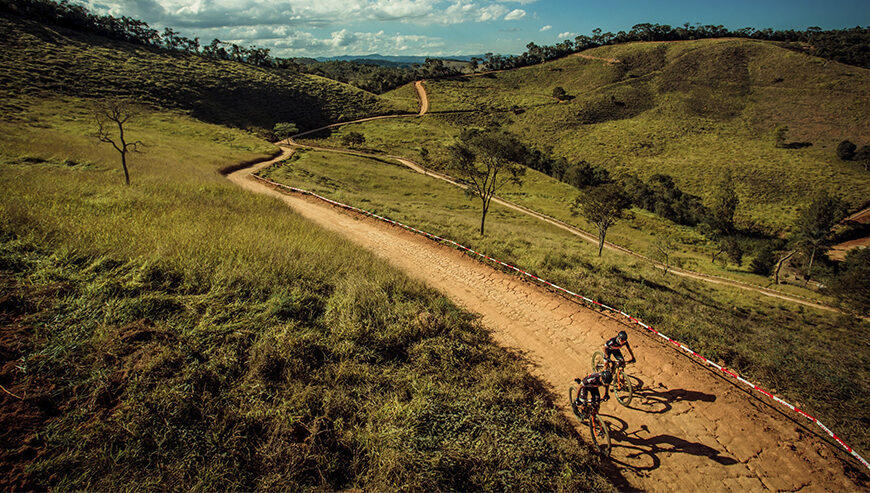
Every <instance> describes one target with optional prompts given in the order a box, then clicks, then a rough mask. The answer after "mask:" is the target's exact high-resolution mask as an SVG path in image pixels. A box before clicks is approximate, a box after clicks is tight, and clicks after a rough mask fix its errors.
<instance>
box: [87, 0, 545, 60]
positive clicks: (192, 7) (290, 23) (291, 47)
mask: <svg viewBox="0 0 870 493" xmlns="http://www.w3.org/2000/svg"><path fill="white" fill-rule="evenodd" d="M79 1H82V2H83V3H84V4H85V5H86V6H87V7H88V8H89V9H91V10H93V11H94V12H99V13H108V14H111V15H114V16H116V17H120V16H130V17H134V18H138V19H142V20H144V21H146V22H148V23H149V24H150V25H151V26H152V27H154V28H157V29H162V28H163V27H167V26H168V27H172V28H174V29H177V30H179V31H180V32H181V33H182V34H183V35H185V36H189V37H194V36H197V37H199V38H200V39H202V40H208V39H212V38H218V39H221V40H224V41H229V42H233V43H236V44H240V45H244V46H248V45H257V46H262V47H264V48H271V49H272V50H273V51H272V52H273V54H276V55H279V56H290V55H289V54H290V53H291V52H292V53H295V54H301V53H302V51H303V50H308V52H309V53H314V54H317V55H320V54H321V53H324V54H325V52H332V51H333V50H334V51H335V52H343V53H351V52H356V50H360V51H361V52H367V51H369V50H370V48H369V47H374V48H371V49H374V50H377V51H398V50H417V51H419V52H421V53H422V52H425V51H426V50H427V49H431V48H437V47H443V46H444V42H443V41H442V40H440V39H436V38H427V37H425V36H415V35H407V34H400V33H399V32H398V31H402V30H407V31H411V30H414V29H415V27H414V26H450V25H458V24H465V23H494V24H497V23H503V22H507V21H514V20H518V19H522V18H524V17H525V16H526V11H525V10H523V9H520V8H514V7H516V6H517V5H526V4H529V3H532V2H534V1H536V0H79ZM390 25H393V26H395V31H397V32H396V34H391V35H388V34H384V32H383V31H380V32H363V31H377V30H378V29H386V30H387V31H391V30H393V29H389V28H388V26H390ZM405 26H407V27H405ZM279 50H286V51H285V52H284V53H285V54H283V55H282V53H281V52H280V51H279ZM433 54H435V53H433Z"/></svg>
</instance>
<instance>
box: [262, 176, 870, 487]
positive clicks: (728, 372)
mask: <svg viewBox="0 0 870 493" xmlns="http://www.w3.org/2000/svg"><path fill="white" fill-rule="evenodd" d="M252 176H253V177H254V178H256V179H258V180H260V181H262V182H264V183H268V184H270V185H272V186H275V187H278V188H283V189H286V190H290V191H292V192H296V193H299V194H303V195H310V196H312V197H315V198H317V199H320V200H322V201H324V202H326V203H328V204H332V205H334V206H336V207H341V208H342V209H347V210H350V211H354V212H357V213H359V214H363V215H365V216H369V217H373V218H375V219H378V220H381V221H383V222H386V223H389V224H392V225H394V226H398V227H400V228H403V229H406V230H408V231H413V232H414V233H417V234H419V235H422V236H425V237H427V238H430V239H432V240H436V241H440V242H444V243H449V244H451V245H453V246H454V247H456V248H458V249H460V250H464V251H466V252H469V253H473V254H474V255H477V256H478V257H481V258H484V259H486V260H489V261H491V262H494V263H496V264H499V265H501V266H502V267H506V268H508V269H511V270H513V271H516V272H518V273H520V274H523V275H525V276H527V277H530V278H532V279H534V280H535V281H538V282H539V283H541V284H545V285H547V286H550V287H551V288H553V289H555V290H557V291H561V292H563V293H565V294H567V295H570V296H571V297H573V298H577V299H581V300H583V301H584V302H586V303H589V304H592V305H595V306H597V307H600V308H602V309H605V310H608V311H610V312H613V313H618V314H620V315H622V316H623V317H625V318H627V319H628V320H630V321H631V322H632V323H634V324H636V325H639V326H641V327H643V328H644V329H646V330H648V331H650V332H652V333H653V334H656V335H657V336H659V337H661V338H662V339H664V340H666V341H668V342H669V343H671V344H673V345H674V346H676V347H677V348H679V349H680V350H682V351H683V352H685V353H687V354H689V355H692V356H694V357H696V358H698V359H699V360H701V361H702V362H704V363H705V364H707V365H709V366H712V367H713V368H715V369H716V370H718V371H720V372H722V373H724V374H725V375H728V376H729V377H731V378H734V379H735V380H737V381H738V382H740V383H742V384H744V385H746V386H747V387H750V388H751V389H753V390H757V391H758V392H760V393H762V394H764V395H766V396H767V397H769V398H771V399H773V400H774V401H776V402H778V403H780V404H782V405H783V406H785V407H787V408H789V409H791V410H792V411H794V412H796V413H797V414H800V415H801V416H803V417H804V418H806V419H808V420H810V421H812V422H813V423H815V424H817V425H818V426H819V428H821V429H822V430H824V431H825V433H827V434H828V435H829V436H830V437H831V438H833V439H834V440H836V441H837V443H839V444H840V445H841V446H842V447H843V448H844V449H845V450H846V451H847V452H849V453H850V454H851V455H852V456H853V457H855V458H856V459H858V460H859V461H860V462H861V463H862V464H864V467H866V468H867V469H868V470H870V463H868V462H867V460H865V459H864V458H863V457H861V456H860V455H859V454H858V452H856V451H855V450H854V449H853V448H852V447H850V446H849V445H847V444H846V442H844V441H843V440H842V439H841V438H840V437H838V436H837V435H836V434H834V432H832V431H831V430H830V429H829V428H828V427H827V426H825V425H824V424H822V423H821V422H820V421H819V420H817V419H816V418H814V417H813V416H811V415H809V414H807V413H806V412H804V411H803V410H801V409H800V408H798V407H796V406H794V405H792V404H789V403H788V402H786V401H784V400H782V399H780V398H779V397H777V396H775V395H773V394H771V393H770V392H768V391H766V390H764V389H763V388H761V387H759V386H758V385H756V384H754V383H752V382H750V381H749V380H746V379H745V378H743V377H741V376H740V375H738V374H737V373H736V372H734V371H731V370H729V369H728V368H725V367H724V366H721V365H718V364H716V363H714V362H712V361H710V360H709V359H707V358H705V357H703V356H701V355H700V354H698V353H696V352H695V351H692V350H691V349H689V348H688V347H686V346H685V345H684V344H682V343H681V342H679V341H676V340H674V339H671V338H670V337H668V336H666V335H665V334H662V333H661V332H659V331H658V330H656V329H654V328H652V327H650V326H649V325H647V324H645V323H643V322H641V321H640V320H638V319H636V318H634V317H632V316H631V315H629V314H627V313H625V312H624V311H622V310H618V309H616V308H613V307H610V306H607V305H604V304H602V303H599V302H598V301H595V300H593V299H590V298H587V297H585V296H583V295H580V294H577V293H575V292H573V291H570V290H568V289H565V288H563V287H561V286H558V285H556V284H553V283H552V282H550V281H547V280H546V279H541V278H540V277H538V276H536V275H534V274H530V273H528V272H526V271H524V270H522V269H520V268H518V267H514V266H513V265H510V264H507V263H505V262H502V261H501V260H498V259H494V258H492V257H490V256H489V255H486V254H483V253H480V252H477V251H475V250H472V249H471V248H468V247H466V246H464V245H460V244H459V243H456V242H455V241H453V240H449V239H447V238H442V237H440V236H437V235H433V234H432V233H427V232H425V231H421V230H419V229H417V228H414V227H411V226H408V225H406V224H402V223H400V222H398V221H394V220H392V219H389V218H386V217H383V216H379V215H377V214H375V213H373V212H369V211H367V210H364V209H359V208H357V207H353V206H351V205H347V204H342V203H341V202H336V201H334V200H331V199H328V198H326V197H323V196H322V195H318V194H316V193H314V192H310V191H308V190H303V189H301V188H296V187H291V186H289V185H284V184H283V183H278V182H275V181H272V180H269V179H267V178H263V177H261V176H257V175H252Z"/></svg>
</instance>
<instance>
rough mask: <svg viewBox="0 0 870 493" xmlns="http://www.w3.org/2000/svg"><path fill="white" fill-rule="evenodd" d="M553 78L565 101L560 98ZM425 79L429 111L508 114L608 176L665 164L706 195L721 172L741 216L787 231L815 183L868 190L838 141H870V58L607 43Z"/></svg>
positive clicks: (527, 134)
mask: <svg viewBox="0 0 870 493" xmlns="http://www.w3.org/2000/svg"><path fill="white" fill-rule="evenodd" d="M555 87H563V88H564V89H565V90H566V92H567V94H568V95H569V98H570V99H569V100H567V101H564V102H561V103H560V102H558V101H556V100H555V99H554V98H553V97H552V91H553V89H554V88H555ZM428 88H429V95H430V100H431V104H432V109H431V111H432V112H433V113H436V114H437V113H438V112H460V113H459V114H457V115H453V116H452V118H451V119H452V120H453V121H454V122H455V123H454V126H456V127H459V126H461V125H468V124H480V123H486V122H495V123H498V124H502V125H505V126H506V127H507V128H508V129H510V130H511V131H513V132H514V133H516V134H517V135H519V136H520V137H521V138H522V139H524V140H526V141H527V142H529V143H532V144H534V145H536V146H537V147H539V148H551V149H552V151H553V153H554V154H555V155H557V156H562V157H565V158H567V159H569V160H572V161H576V160H581V159H582V160H586V161H589V162H590V163H592V164H594V165H598V166H603V167H605V168H607V169H608V170H609V171H610V172H611V173H612V174H614V175H616V176H619V175H620V174H624V173H632V174H635V175H638V176H640V177H641V178H648V177H650V176H651V175H653V174H656V173H664V174H668V175H671V176H673V177H674V180H675V181H676V183H677V185H678V186H679V187H680V188H681V189H683V190H684V191H687V192H690V193H693V194H696V195H699V196H701V197H704V198H709V197H710V194H711V191H712V187H711V185H712V184H714V183H716V182H717V181H718V180H719V179H720V177H721V176H722V175H724V173H725V172H726V171H729V172H730V173H731V174H732V176H733V177H734V179H735V183H736V186H737V191H738V194H739V195H740V198H741V206H740V208H739V209H738V212H737V219H738V221H739V222H740V223H741V224H742V225H743V226H748V227H760V228H762V229H764V230H768V231H770V232H780V231H782V230H784V229H787V227H788V226H789V225H790V224H791V221H792V219H793V217H794V213H795V212H796V211H797V210H798V209H799V208H800V207H801V206H803V205H805V203H806V202H807V201H808V198H809V196H811V192H812V191H814V190H816V189H819V188H826V189H828V190H829V191H831V192H833V193H836V194H839V195H840V196H842V197H843V198H844V199H845V200H846V201H847V202H849V204H850V205H851V206H853V207H855V208H858V207H859V206H861V205H863V204H864V203H865V202H866V200H867V196H868V191H870V173H867V172H866V171H865V170H864V169H863V168H862V166H861V165H860V164H858V163H854V162H843V161H840V160H839V159H838V158H837V156H836V153H835V148H836V145H837V143H839V142H840V141H842V140H844V139H848V140H851V141H853V142H856V143H858V145H864V144H870V124H868V121H870V70H866V69H862V68H858V67H854V66H849V65H843V64H840V63H837V62H832V61H828V60H824V59H821V58H816V57H811V56H808V55H804V54H801V53H796V52H794V51H791V50H787V49H785V48H781V47H779V46H777V45H776V44H775V43H771V42H763V41H752V40H745V39H714V40H699V41H685V42H667V43H629V44H624V45H615V46H606V47H600V48H596V49H592V50H587V51H585V52H582V53H581V54H579V55H574V56H569V57H566V58H562V59H559V60H556V61H553V62H548V63H544V64H541V65H535V66H530V67H525V68H522V69H517V70H510V71H504V72H497V73H491V74H484V75H480V76H475V77H461V78H455V79H450V80H434V81H430V82H429V83H428ZM782 127H788V129H787V131H786V132H785V139H786V144H789V143H792V144H794V143H798V145H792V146H789V145H786V146H785V147H776V146H775V136H774V134H775V131H776V130H777V129H778V128H782ZM800 143H803V144H800ZM806 143H809V144H812V145H811V146H807V145H806ZM801 146H803V147H801ZM789 147H793V148H789Z"/></svg>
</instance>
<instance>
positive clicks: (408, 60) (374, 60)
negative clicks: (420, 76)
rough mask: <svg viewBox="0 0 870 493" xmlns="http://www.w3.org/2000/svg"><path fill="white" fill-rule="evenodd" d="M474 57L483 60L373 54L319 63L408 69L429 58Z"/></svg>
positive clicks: (448, 58) (481, 56) (444, 57)
mask: <svg viewBox="0 0 870 493" xmlns="http://www.w3.org/2000/svg"><path fill="white" fill-rule="evenodd" d="M472 57H477V58H481V59H482V58H483V55H456V56H396V55H379V54H377V53H373V54H371V55H341V56H333V57H317V58H315V60H317V61H318V62H332V61H340V62H359V63H370V64H373V65H383V66H388V67H407V66H411V65H413V64H415V63H417V64H420V65H422V64H424V63H426V59H427V58H437V59H440V60H452V61H458V62H468V61H471V58H472Z"/></svg>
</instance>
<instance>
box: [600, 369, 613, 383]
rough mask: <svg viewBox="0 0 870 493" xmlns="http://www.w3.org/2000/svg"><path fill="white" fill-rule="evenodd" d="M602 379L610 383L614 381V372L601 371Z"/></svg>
mask: <svg viewBox="0 0 870 493" xmlns="http://www.w3.org/2000/svg"><path fill="white" fill-rule="evenodd" d="M601 380H604V383H605V384H610V382H612V381H613V373H610V370H604V371H603V372H601Z"/></svg>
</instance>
